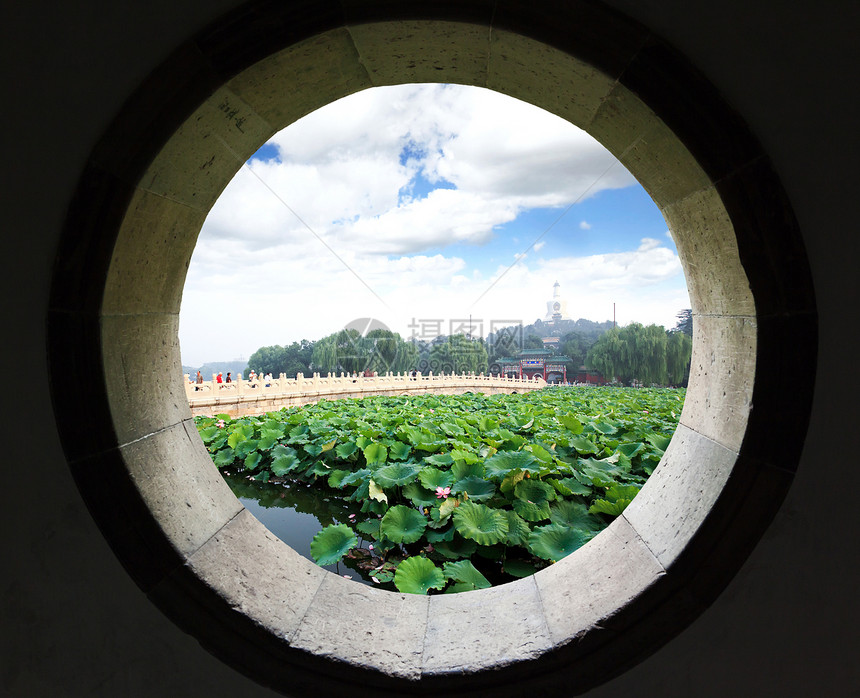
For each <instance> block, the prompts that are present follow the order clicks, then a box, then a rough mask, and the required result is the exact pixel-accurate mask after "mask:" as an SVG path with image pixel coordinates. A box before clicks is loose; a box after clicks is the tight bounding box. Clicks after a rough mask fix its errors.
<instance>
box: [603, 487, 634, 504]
mask: <svg viewBox="0 0 860 698" xmlns="http://www.w3.org/2000/svg"><path fill="white" fill-rule="evenodd" d="M637 494H639V488H638V487H637V486H636V485H613V486H612V487H610V488H609V489H607V490H606V499H608V500H609V501H610V502H617V501H618V500H620V499H627V500H632V499H633V498H634V497H635V496H636V495H637Z"/></svg>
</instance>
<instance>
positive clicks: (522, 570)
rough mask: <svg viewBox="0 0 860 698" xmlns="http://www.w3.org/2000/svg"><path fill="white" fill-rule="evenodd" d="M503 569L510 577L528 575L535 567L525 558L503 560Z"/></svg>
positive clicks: (535, 569)
mask: <svg viewBox="0 0 860 698" xmlns="http://www.w3.org/2000/svg"><path fill="white" fill-rule="evenodd" d="M503 569H504V571H505V572H506V573H507V574H509V575H511V576H512V577H530V576H531V575H533V574H534V573H535V572H537V568H536V567H535V566H534V565H533V564H532V563H531V562H526V561H525V560H505V564H504V567H503Z"/></svg>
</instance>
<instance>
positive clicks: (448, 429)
mask: <svg viewBox="0 0 860 698" xmlns="http://www.w3.org/2000/svg"><path fill="white" fill-rule="evenodd" d="M439 428H440V429H442V431H444V432H445V433H446V434H447V435H448V436H459V435H460V434H464V433H465V431H464V430H463V428H462V427H461V426H460V425H459V424H455V423H454V422H442V423H441V424H440V425H439Z"/></svg>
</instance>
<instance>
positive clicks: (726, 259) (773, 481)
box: [46, 0, 817, 695]
mask: <svg viewBox="0 0 860 698" xmlns="http://www.w3.org/2000/svg"><path fill="white" fill-rule="evenodd" d="M405 82H452V83H462V84H471V85H479V86H483V87H488V88H490V89H495V90H497V91H500V92H503V93H505V94H508V95H510V96H513V97H517V98H519V99H523V100H525V101H528V102H531V103H534V104H536V105H538V106H541V107H542V108H544V109H547V110H548V111H551V112H553V113H555V114H557V115H559V116H561V117H563V118H565V119H567V120H569V121H571V122H572V123H574V124H576V125H577V126H580V127H582V128H584V129H585V130H586V131H588V132H589V133H590V134H591V135H592V136H594V137H595V138H597V140H599V141H600V142H601V143H603V145H604V146H606V147H607V148H608V149H609V150H610V151H611V152H613V154H615V155H616V156H617V157H618V158H619V159H620V160H621V162H622V163H623V164H624V165H625V167H627V168H628V169H629V170H630V171H631V172H632V173H633V174H634V176H636V177H637V179H638V180H639V181H640V182H641V183H642V184H643V186H644V187H645V189H646V190H647V191H648V193H649V194H650V195H651V197H652V198H653V199H654V201H655V203H656V204H657V205H658V207H659V208H660V209H661V211H662V212H663V215H664V216H665V218H666V221H667V223H668V225H669V227H670V229H671V230H672V233H673V236H674V238H675V241H676V244H677V248H678V251H679V255H680V257H681V260H682V264H683V265H684V269H685V273H686V276H687V282H688V288H689V291H690V297H691V303H692V305H693V313H694V342H693V344H694V346H693V360H692V369H691V377H690V387H689V389H688V392H687V400H686V404H685V406H684V410H683V413H682V415H681V421H680V425H679V427H678V430H677V432H676V435H675V437H674V438H673V439H672V442H671V444H670V446H669V448H668V450H667V451H666V454H665V457H664V458H663V460H662V462H661V464H660V466H659V467H658V468H657V470H656V471H655V473H654V475H653V476H652V477H651V478H650V479H649V481H648V483H647V484H646V485H645V486H644V487H643V489H642V491H641V492H640V494H639V495H638V496H637V498H636V499H635V500H634V502H633V503H632V504H631V505H630V506H629V507H628V508H627V510H626V511H625V512H624V514H622V515H621V516H619V517H618V518H617V519H616V520H615V521H614V522H613V523H612V524H611V525H610V526H609V527H608V528H607V529H606V530H605V531H604V532H602V533H601V534H600V535H599V536H597V537H596V538H595V539H594V540H593V541H591V542H590V543H589V544H587V545H586V546H584V547H583V548H581V549H580V550H578V551H576V552H575V553H573V554H572V555H570V556H568V557H567V558H565V559H564V560H562V561H561V562H559V563H557V564H555V565H552V566H551V567H549V568H547V569H546V570H543V571H541V572H539V573H538V574H536V575H535V576H534V577H530V578H527V579H523V580H519V581H517V582H513V583H510V584H506V585H503V586H500V587H495V588H492V589H487V590H482V591H475V592H467V593H463V594H456V595H440V596H433V597H421V596H412V595H404V594H396V593H392V592H385V591H382V590H379V589H373V588H370V587H366V586H363V585H359V584H356V583H353V582H349V581H347V580H345V579H342V578H340V577H338V576H337V575H334V574H331V573H329V572H326V571H324V570H322V569H320V568H318V567H316V566H315V565H313V564H312V563H310V562H309V561H307V560H305V559H304V558H302V557H301V556H299V555H297V554H296V553H295V552H294V551H293V550H291V549H290V548H289V547H288V546H286V545H285V544H284V543H282V542H281V541H279V540H278V539H276V538H275V537H274V536H273V535H272V534H271V533H270V532H269V531H267V530H266V529H265V528H264V527H263V526H262V525H261V524H260V523H259V522H258V521H257V520H256V519H254V518H253V517H252V516H251V515H250V514H249V513H248V512H247V511H246V510H245V509H244V508H243V507H242V505H241V504H240V503H239V502H238V500H237V499H236V498H235V497H234V496H233V495H232V493H231V492H230V490H229V489H228V488H227V486H226V484H224V482H223V481H222V479H221V477H220V475H219V474H218V473H217V471H216V470H215V469H214V467H212V464H211V461H210V459H209V456H208V454H207V452H206V450H205V449H204V447H203V445H202V443H201V441H200V439H199V438H198V436H197V433H196V429H195V427H194V423H193V421H192V420H191V417H190V411H189V408H188V404H187V401H186V398H185V392H184V387H183V385H182V383H181V366H180V356H179V344H178V336H177V330H178V317H179V315H178V314H179V305H180V301H181V295H182V288H183V283H184V278H185V272H186V270H187V266H188V262H189V259H190V256H191V253H192V251H193V248H194V245H195V242H196V239H197V235H198V233H199V230H200V227H201V225H202V223H203V220H204V218H205V216H206V214H207V212H208V211H209V209H210V208H211V206H212V205H213V203H214V202H215V200H216V199H217V197H218V196H219V194H220V193H221V191H222V190H223V188H224V187H225V186H226V184H227V183H228V182H229V180H230V179H231V178H232V175H233V174H234V173H235V172H236V171H237V170H238V168H239V167H240V166H241V164H242V163H243V162H244V161H245V160H246V159H247V158H248V157H249V156H250V155H251V154H252V153H253V152H255V151H256V149H257V148H258V147H259V146H260V145H261V144H262V143H263V142H265V141H266V140H267V139H268V138H269V137H270V136H271V135H273V134H274V133H275V132H277V131H278V130H280V129H281V128H283V127H285V126H286V125H288V124H289V123H291V122H292V121H294V120H296V119H298V118H300V117H301V116H304V115H306V114H308V113H310V112H312V111H314V110H315V109H317V108H319V107H321V106H323V105H324V104H326V103H328V102H330V101H333V100H334V99H337V98H339V97H342V96H345V95H346V94H348V93H350V92H354V91H358V90H359V89H366V88H370V87H375V86H380V85H390V84H398V83H405ZM46 321H47V327H48V361H49V369H50V374H51V388H52V396H53V400H54V405H55V411H56V415H57V423H58V427H59V430H60V435H61V439H62V442H63V446H64V449H65V452H66V455H67V459H68V462H69V467H70V469H71V471H72V473H73V475H74V477H75V480H76V483H77V485H78V488H79V490H80V492H81V494H82V496H83V498H84V499H85V501H86V503H87V505H88V507H89V509H90V511H91V513H92V515H93V517H94V519H95V520H96V522H97V523H98V525H99V527H100V529H101V530H102V532H103V535H104V536H105V538H106V539H107V541H108V542H109V543H110V545H111V546H112V549H113V550H114V552H115V554H116V555H117V557H118V558H119V559H120V561H121V562H122V563H123V565H124V566H125V568H126V569H127V571H128V573H129V574H130V575H131V576H132V578H133V579H134V580H135V581H136V583H137V584H138V585H139V586H140V588H141V589H142V590H143V591H144V593H146V594H147V595H148V596H149V598H150V599H151V600H152V601H153V602H154V603H155V604H156V605H157V606H158V607H159V608H160V609H162V610H163V611H164V612H165V613H166V614H167V615H168V616H169V617H170V618H171V619H172V620H173V621H174V622H175V623H176V624H177V625H179V626H180V627H182V628H183V629H185V630H186V631H187V632H189V633H191V634H193V635H194V636H195V637H196V638H197V639H198V640H199V641H200V642H201V644H203V646H205V647H206V648H207V649H209V650H210V651H211V652H212V653H214V654H215V655H216V656H218V657H220V658H222V659H223V660H224V661H226V662H227V663H229V664H230V665H232V666H233V667H235V668H236V669H238V670H240V671H242V672H243V673H245V674H247V675H248V676H250V677H251V678H253V679H255V680H257V681H258V682H260V683H262V684H265V685H269V686H271V687H273V688H275V689H276V690H280V691H282V692H288V693H290V694H291V695H310V694H320V693H323V694H327V693H340V692H344V691H346V690H349V691H350V692H351V693H356V694H359V695H363V694H364V693H370V692H378V691H380V690H383V691H387V692H392V693H399V692H406V691H408V692H409V693H410V694H411V695H421V694H425V693H431V692H432V693H435V692H437V691H439V690H448V691H452V692H453V693H454V694H459V693H473V692H475V691H482V690H493V691H495V692H498V691H503V692H505V691H516V690H525V687H524V686H520V684H521V683H522V682H528V683H527V686H528V689H529V690H539V689H540V688H541V687H546V688H553V687H559V686H563V687H564V689H565V691H566V692H581V691H584V690H587V689H588V688H590V687H592V686H595V685H597V684H599V683H601V682H603V681H605V680H607V679H609V678H611V677H612V676H614V675H616V674H618V673H620V672H621V671H623V670H624V669H626V668H628V667H629V666H631V665H633V664H635V663H636V662H638V661H641V660H642V659H643V658H644V657H646V656H647V655H648V654H650V653H651V652H653V651H655V650H656V649H657V648H658V647H660V646H661V645H662V644H664V643H665V642H667V641H668V640H669V639H671V637H673V636H674V635H676V634H677V633H679V632H680V631H681V630H682V629H683V628H684V627H686V626H687V625H688V624H689V623H691V622H692V621H693V620H695V618H696V617H698V615H699V614H700V613H701V612H702V611H703V610H704V609H706V608H707V607H708V606H709V605H710V603H712V601H713V600H714V599H715V598H716V596H717V595H718V594H719V593H720V591H721V590H722V589H723V588H724V587H725V585H726V584H727V583H728V581H729V580H730V579H731V578H732V576H733V575H734V574H735V572H736V571H737V570H738V569H739V567H740V566H741V564H742V563H743V561H744V560H745V559H746V557H747V555H748V554H749V552H750V551H751V550H752V548H753V546H754V545H755V543H756V541H757V540H758V539H759V538H760V537H761V535H762V534H763V532H764V530H765V529H766V527H767V525H768V523H769V522H770V521H771V519H772V518H773V516H774V514H775V513H776V511H777V509H778V507H779V505H780V503H781V502H782V500H783V498H784V496H785V494H786V492H787V490H788V488H789V486H790V485H791V481H792V478H793V475H794V470H795V468H796V466H797V463H798V460H799V456H800V451H801V448H802V446H803V438H802V436H803V435H804V434H805V432H806V426H807V423H808V418H809V411H810V407H811V401H812V391H813V386H814V367H815V358H816V350H817V314H816V309H815V298H814V291H813V287H812V281H811V276H810V273H809V269H808V263H807V260H806V255H805V251H804V249H803V244H802V241H801V236H800V234H799V230H798V227H797V223H796V221H795V218H794V216H793V213H792V211H791V207H790V204H789V201H788V198H787V196H786V194H785V193H784V191H783V189H782V187H781V185H780V183H779V179H778V177H777V175H776V173H775V171H774V169H773V167H772V166H771V164H770V162H769V160H768V158H767V155H766V153H765V152H764V151H763V150H762V147H761V145H760V144H759V143H758V142H757V141H756V139H755V138H754V137H753V135H752V134H751V133H750V132H749V130H748V129H747V128H746V127H745V125H744V123H743V121H742V119H741V118H740V117H739V116H738V115H737V114H736V113H734V112H733V111H732V109H731V108H730V107H729V106H728V105H727V104H726V103H725V102H724V101H723V100H722V99H721V97H720V95H718V94H717V92H716V91H715V90H714V88H713V87H712V86H711V85H710V84H709V83H708V82H707V81H706V80H705V79H704V78H703V77H702V76H701V75H700V74H698V73H697V71H696V70H695V69H694V68H693V67H692V66H691V65H689V63H688V62H687V61H686V60H685V58H684V57H683V56H681V55H680V54H679V53H678V52H677V51H675V50H674V49H673V48H671V47H670V46H668V45H667V44H666V43H665V42H664V41H662V40H661V39H660V38H659V37H657V36H655V35H654V34H652V33H651V32H649V31H648V30H647V29H646V28H644V27H642V26H641V25H638V24H636V23H635V22H633V21H631V20H629V19H627V18H625V17H623V16H621V15H620V14H618V13H616V12H614V11H611V10H609V9H607V8H605V7H603V6H601V5H599V4H596V3H592V2H579V1H578V0H573V1H570V0H547V1H545V2H542V3H531V4H529V5H528V6H527V5H526V4H520V3H514V2H503V1H491V0H461V1H460V2H458V3H448V2H444V0H439V1H435V0H430V1H428V2H422V3H414V4H413V3H384V2H373V1H371V0H342V1H341V2H338V1H336V0H319V1H316V2H313V3H311V2H300V3H290V4H288V6H285V7H275V6H274V5H272V4H267V3H249V4H247V5H244V6H242V7H241V8H239V9H238V10H236V11H235V12H233V13H231V14H229V15H227V16H225V17H223V18H221V19H220V20H218V21H217V22H215V23H214V24H212V25H211V26H210V27H208V28H207V29H206V30H204V31H203V32H201V33H200V34H198V35H197V36H195V37H193V38H192V39H191V40H189V41H188V42H187V43H185V44H184V45H182V46H181V47H179V48H178V49H177V50H176V51H175V52H174V54H173V55H171V56H170V57H169V58H168V59H167V60H166V61H165V62H164V64H162V65H161V66H160V67H159V68H158V69H157V70H156V71H155V72H154V73H153V74H152V75H150V76H149V78H147V80H146V81H145V82H144V83H143V84H142V85H141V87H140V88H139V89H138V91H137V92H136V93H135V94H134V95H132V96H131V97H130V99H129V101H128V102H127V104H126V105H125V106H124V107H123V109H122V110H121V112H120V113H119V114H118V115H117V118H116V120H115V121H114V122H113V124H111V126H110V127H109V128H108V130H107V131H106V133H105V135H104V136H103V138H102V139H101V141H100V142H99V143H98V144H97V145H96V147H95V148H94V150H93V152H92V154H91V157H90V159H89V162H88V164H87V167H86V169H85V171H84V172H83V174H82V176H81V179H80V181H79V184H78V187H77V189H76V193H75V195H74V198H73V200H72V202H71V204H70V207H69V212H68V217H67V221H66V225H65V229H64V234H63V238H62V240H61V245H60V249H59V251H58V255H57V260H56V264H55V269H54V275H53V284H52V290H51V302H50V308H49V312H48V317H47V320H46ZM81 376H86V379H87V387H86V389H84V388H83V387H82V385H81V383H80V377H81ZM518 686H520V688H519V689H517V687H518Z"/></svg>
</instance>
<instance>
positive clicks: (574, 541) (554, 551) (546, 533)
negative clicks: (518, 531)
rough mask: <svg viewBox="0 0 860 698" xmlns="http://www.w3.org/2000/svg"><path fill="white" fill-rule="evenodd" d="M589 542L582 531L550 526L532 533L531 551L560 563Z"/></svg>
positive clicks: (558, 525)
mask: <svg viewBox="0 0 860 698" xmlns="http://www.w3.org/2000/svg"><path fill="white" fill-rule="evenodd" d="M587 542H588V537H587V536H586V535H585V534H583V532H582V531H577V530H575V529H573V528H571V527H570V526H565V525H564V524H549V525H547V526H541V527H540V528H536V529H534V530H533V531H532V534H531V535H530V536H529V550H531V551H532V553H534V554H535V555H536V556H537V557H539V558H542V559H544V560H552V561H553V562H558V561H559V560H561V559H562V558H563V557H565V556H567V555H570V553H572V552H573V551H574V550H576V549H577V548H581V547H582V546H583V545H585V544H586V543H587Z"/></svg>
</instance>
